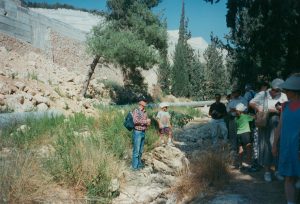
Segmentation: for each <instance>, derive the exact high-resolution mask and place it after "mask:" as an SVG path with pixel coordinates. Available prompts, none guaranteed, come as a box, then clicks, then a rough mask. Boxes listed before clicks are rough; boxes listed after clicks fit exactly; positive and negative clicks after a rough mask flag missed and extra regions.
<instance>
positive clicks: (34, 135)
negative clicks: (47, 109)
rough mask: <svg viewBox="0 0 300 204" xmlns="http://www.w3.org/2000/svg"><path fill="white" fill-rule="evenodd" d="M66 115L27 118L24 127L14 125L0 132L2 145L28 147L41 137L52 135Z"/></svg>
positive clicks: (0, 143)
mask: <svg viewBox="0 0 300 204" xmlns="http://www.w3.org/2000/svg"><path fill="white" fill-rule="evenodd" d="M63 120H64V117H63V116H61V117H51V118H48V117H43V118H40V119H33V118H27V120H26V122H25V124H26V126H24V127H25V128H24V129H20V128H18V126H14V125H12V126H11V127H8V128H6V129H4V130H3V131H2V134H0V145H1V146H5V147H17V148H28V147H30V146H31V145H32V143H34V141H36V140H40V141H41V137H44V136H45V137H51V135H54V132H55V131H56V128H57V127H58V126H59V125H60V124H62V123H63Z"/></svg>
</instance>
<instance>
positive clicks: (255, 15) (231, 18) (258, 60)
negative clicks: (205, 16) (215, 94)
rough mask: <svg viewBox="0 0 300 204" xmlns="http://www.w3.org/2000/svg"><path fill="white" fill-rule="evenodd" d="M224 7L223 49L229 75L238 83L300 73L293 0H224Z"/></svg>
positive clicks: (296, 8) (297, 9)
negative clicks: (226, 30) (229, 62)
mask: <svg viewBox="0 0 300 204" xmlns="http://www.w3.org/2000/svg"><path fill="white" fill-rule="evenodd" d="M227 8H228V11H227V16H226V21H227V26H228V27H229V28H230V33H229V35H228V40H229V43H228V44H227V45H226V47H227V49H228V51H229V54H230V57H231V59H232V60H233V66H232V67H233V70H232V71H233V76H234V77H235V78H237V79H238V81H239V82H240V83H241V84H245V83H247V82H256V81H258V80H260V79H261V78H265V79H273V78H275V77H286V76H288V75H289V74H290V73H292V72H299V71H300V52H299V50H300V41H299V38H298V36H299V35H300V30H299V22H300V15H299V13H300V4H299V2H298V1H297V0H287V1H280V0H274V1H260V0H254V1H235V0H228V3H227Z"/></svg>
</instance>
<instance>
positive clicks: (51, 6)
mask: <svg viewBox="0 0 300 204" xmlns="http://www.w3.org/2000/svg"><path fill="white" fill-rule="evenodd" d="M21 5H22V6H23V7H29V8H45V9H59V8H64V9H72V10H77V11H84V12H88V13H92V14H96V15H100V16H104V12H103V11H99V10H96V9H85V8H76V7H74V6H72V5H69V4H60V3H55V4H48V3H46V2H42V3H38V2H31V1H26V0H21Z"/></svg>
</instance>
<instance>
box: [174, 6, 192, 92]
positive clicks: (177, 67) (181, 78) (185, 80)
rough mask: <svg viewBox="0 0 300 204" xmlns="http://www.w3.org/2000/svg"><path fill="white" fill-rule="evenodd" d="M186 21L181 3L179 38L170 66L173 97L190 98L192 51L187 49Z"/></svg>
mask: <svg viewBox="0 0 300 204" xmlns="http://www.w3.org/2000/svg"><path fill="white" fill-rule="evenodd" d="M187 24H188V23H187V20H186V18H185V8H184V1H182V11H181V17H180V26H179V38H178V42H177V44H176V46H175V54H174V59H173V66H172V80H171V85H172V94H174V95H175V96H185V97H189V96H190V85H189V80H190V66H191V56H193V54H191V53H190V51H192V49H191V48H190V47H189V45H188V43H187V40H188V39H189V38H190V33H188V32H187Z"/></svg>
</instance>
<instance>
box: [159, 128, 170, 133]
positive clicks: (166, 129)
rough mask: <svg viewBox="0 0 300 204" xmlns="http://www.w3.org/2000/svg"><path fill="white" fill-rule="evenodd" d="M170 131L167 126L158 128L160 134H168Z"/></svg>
mask: <svg viewBox="0 0 300 204" xmlns="http://www.w3.org/2000/svg"><path fill="white" fill-rule="evenodd" d="M170 132H171V128H169V127H164V128H161V129H159V133H160V134H169V133H170Z"/></svg>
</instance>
